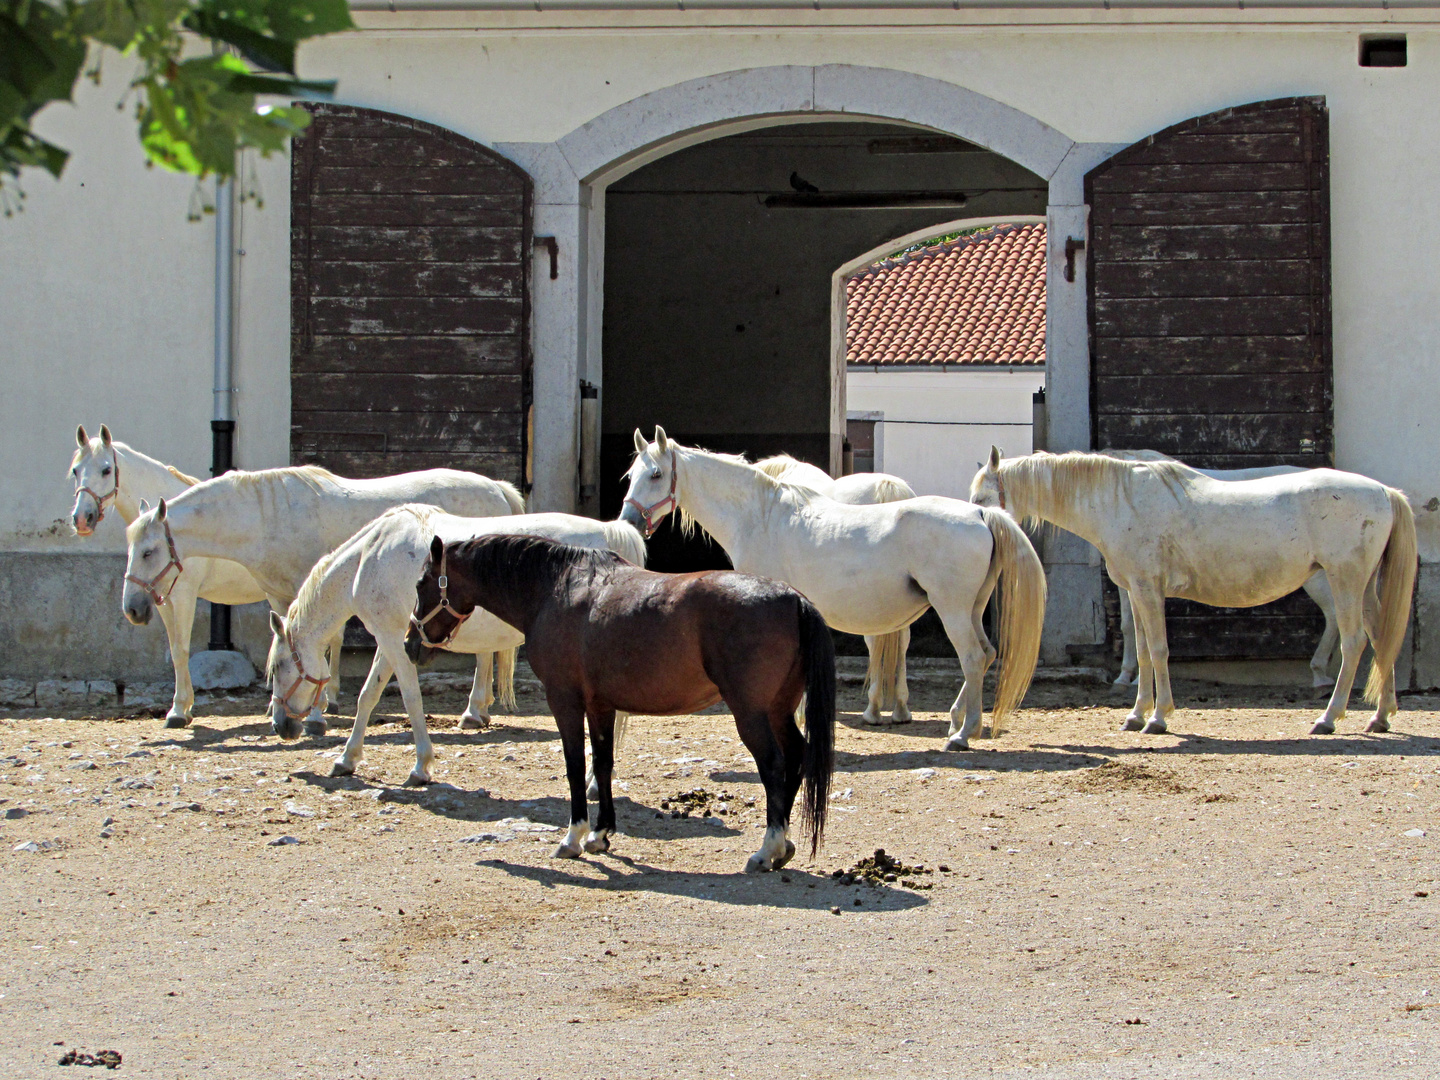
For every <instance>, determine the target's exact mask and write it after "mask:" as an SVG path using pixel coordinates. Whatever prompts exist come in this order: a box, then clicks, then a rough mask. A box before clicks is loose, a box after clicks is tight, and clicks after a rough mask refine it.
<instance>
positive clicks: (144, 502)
mask: <svg viewBox="0 0 1440 1080" xmlns="http://www.w3.org/2000/svg"><path fill="white" fill-rule="evenodd" d="M149 512H150V500H149V499H141V500H140V513H141V514H148V513H149Z"/></svg>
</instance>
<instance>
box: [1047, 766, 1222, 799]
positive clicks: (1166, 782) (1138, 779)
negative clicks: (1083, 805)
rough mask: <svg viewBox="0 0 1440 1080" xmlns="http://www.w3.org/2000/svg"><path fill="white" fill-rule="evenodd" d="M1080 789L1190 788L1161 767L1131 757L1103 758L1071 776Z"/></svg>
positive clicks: (1158, 791) (1163, 791)
mask: <svg viewBox="0 0 1440 1080" xmlns="http://www.w3.org/2000/svg"><path fill="white" fill-rule="evenodd" d="M1075 786H1076V787H1078V788H1080V789H1081V790H1082V791H1138V792H1140V793H1141V794H1144V795H1183V794H1185V793H1186V792H1187V791H1193V790H1194V789H1193V788H1191V787H1190V786H1189V785H1187V784H1182V783H1181V782H1180V778H1179V777H1177V776H1176V775H1175V774H1174V773H1172V772H1167V771H1166V770H1165V769H1152V768H1150V767H1149V766H1147V765H1138V764H1136V763H1134V762H1131V761H1107V762H1105V763H1104V764H1102V765H1097V766H1096V767H1095V768H1093V769H1087V770H1085V772H1083V773H1081V774H1080V775H1079V776H1078V777H1077V778H1076V780H1075Z"/></svg>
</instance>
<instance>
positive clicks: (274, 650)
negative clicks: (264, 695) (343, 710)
mask: <svg viewBox="0 0 1440 1080" xmlns="http://www.w3.org/2000/svg"><path fill="white" fill-rule="evenodd" d="M291 613H292V615H293V613H294V607H293V606H292V607H291ZM270 629H271V630H272V631H273V632H274V637H272V638H271V640H270V656H269V658H268V659H267V660H266V662H265V675H266V679H267V681H268V682H269V683H270V730H271V731H273V732H275V734H276V735H278V736H280V738H282V739H298V738H299V737H300V732H301V721H302V720H304V719H305V717H307V716H309V715H310V712H311V710H313V709H314V708H315V706H316V705H317V704H318V703H319V701H320V696H321V694H323V693H324V691H325V684H326V683H328V682H329V681H330V665H329V664H328V663H327V662H326V659H325V649H324V646H323V644H322V646H321V648H320V649H319V650H318V651H317V650H316V649H314V648H311V647H310V646H309V643H308V642H304V641H302V642H301V643H300V645H299V646H297V645H296V644H295V640H294V638H293V637H292V636H291V634H290V628H289V626H287V625H286V622H285V619H284V618H282V617H281V615H280V613H279V612H278V611H272V612H270Z"/></svg>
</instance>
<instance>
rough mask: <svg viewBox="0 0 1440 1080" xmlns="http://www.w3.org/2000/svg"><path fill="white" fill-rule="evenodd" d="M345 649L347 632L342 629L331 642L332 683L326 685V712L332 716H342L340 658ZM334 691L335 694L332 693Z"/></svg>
mask: <svg viewBox="0 0 1440 1080" xmlns="http://www.w3.org/2000/svg"><path fill="white" fill-rule="evenodd" d="M344 648H345V630H344V628H343V627H342V628H341V630H340V633H338V634H336V635H335V639H334V640H333V641H331V642H330V681H329V682H328V683H326V684H325V711H326V712H327V713H329V714H330V715H331V716H339V715H340V658H341V656H342V653H341V650H342V649H344ZM332 690H333V691H334V693H331V691H332Z"/></svg>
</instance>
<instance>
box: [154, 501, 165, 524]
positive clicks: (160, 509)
mask: <svg viewBox="0 0 1440 1080" xmlns="http://www.w3.org/2000/svg"><path fill="white" fill-rule="evenodd" d="M155 520H156V521H164V520H165V500H164V499H161V500H160V504H159V505H158V506H156V507H155Z"/></svg>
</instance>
